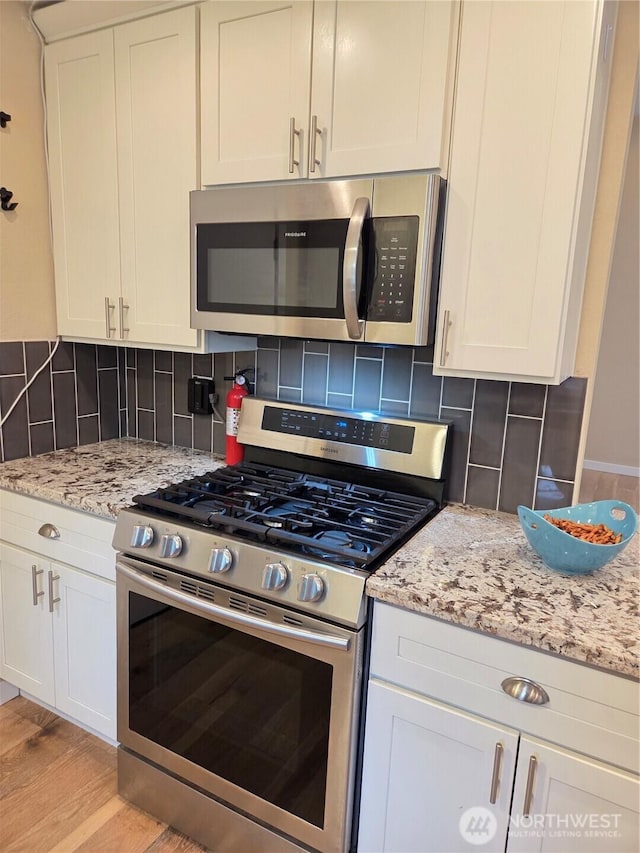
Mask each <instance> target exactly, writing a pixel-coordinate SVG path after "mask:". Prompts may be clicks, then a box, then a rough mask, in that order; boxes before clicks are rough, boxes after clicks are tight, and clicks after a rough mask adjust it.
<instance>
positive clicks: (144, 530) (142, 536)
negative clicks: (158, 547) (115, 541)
mask: <svg viewBox="0 0 640 853" xmlns="http://www.w3.org/2000/svg"><path fill="white" fill-rule="evenodd" d="M152 542H153V527H151V526H150V525H149V524H136V526H135V527H134V528H133V531H132V532H131V547H132V548H148V547H149V546H150V545H151V543H152Z"/></svg>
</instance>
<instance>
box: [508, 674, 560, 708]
mask: <svg viewBox="0 0 640 853" xmlns="http://www.w3.org/2000/svg"><path fill="white" fill-rule="evenodd" d="M500 686H501V687H502V689H503V690H504V692H505V693H506V694H507V695H508V696H513V698H514V699H518V700H519V701H520V702H528V703H529V704H530V705H546V704H547V702H548V701H549V694H548V693H547V691H546V690H545V689H544V687H541V686H540V685H539V684H536V683H535V681H531V679H530V678H515V677H511V678H505V680H504V681H503V682H502V684H501V685H500Z"/></svg>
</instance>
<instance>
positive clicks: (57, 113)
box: [45, 30, 120, 338]
mask: <svg viewBox="0 0 640 853" xmlns="http://www.w3.org/2000/svg"><path fill="white" fill-rule="evenodd" d="M45 76H46V91H47V128H48V146H49V170H50V186H51V214H52V222H53V249H54V264H55V278H56V303H57V315H58V332H59V333H60V334H62V335H75V336H82V337H91V338H105V337H108V336H109V334H108V330H107V326H108V325H115V323H113V322H111V323H110V324H108V323H107V320H106V315H105V298H106V297H108V298H109V300H110V304H111V305H115V303H116V301H117V296H118V294H119V293H120V255H119V245H118V241H119V235H118V196H117V191H118V188H117V162H116V127H115V99H114V98H115V96H114V87H113V36H112V33H111V31H109V30H105V31H103V32H98V33H91V34H89V35H84V36H78V37H77V38H73V39H68V40H67V41H61V42H56V43H55V44H51V45H47V47H46V49H45ZM110 320H111V321H113V320H115V315H114V313H113V311H112V312H111V317H110Z"/></svg>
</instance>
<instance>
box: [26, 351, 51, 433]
mask: <svg viewBox="0 0 640 853" xmlns="http://www.w3.org/2000/svg"><path fill="white" fill-rule="evenodd" d="M49 351H50V350H49V342H48V341H29V342H27V343H26V344H25V355H26V361H27V365H26V367H27V379H31V378H32V377H33V376H34V374H35V373H36V372H37V370H38V369H39V368H40V367H41V366H42V365H43V364H44V363H45V361H46V360H47V358H48V357H49ZM27 396H28V402H29V421H30V422H31V423H38V422H40V421H50V420H52V418H53V409H52V407H51V365H50V364H48V365H47V366H46V367H45V368H44V370H43V371H42V373H40V374H38V376H37V377H36V379H34V381H33V383H32V385H31V387H30V388H29V390H28V391H27Z"/></svg>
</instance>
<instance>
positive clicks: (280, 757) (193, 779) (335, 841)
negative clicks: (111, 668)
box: [117, 556, 363, 851]
mask: <svg viewBox="0 0 640 853" xmlns="http://www.w3.org/2000/svg"><path fill="white" fill-rule="evenodd" d="M150 570H153V571H154V574H155V575H156V577H152V576H150V574H148V572H149V571H150ZM158 578H161V579H158ZM117 607H118V739H119V741H120V743H121V745H122V746H123V747H124V748H126V749H128V750H130V751H132V752H133V753H136V754H137V755H139V756H141V757H143V758H146V759H147V760H148V761H150V762H153V763H154V764H156V765H158V766H160V767H162V768H164V769H166V770H168V771H169V772H170V773H172V774H174V775H176V776H178V777H180V778H182V779H184V780H186V781H188V782H190V783H192V784H193V785H196V786H197V787H198V788H200V789H202V790H204V791H205V792H207V793H208V794H210V795H211V796H213V797H214V798H216V799H218V800H220V801H222V802H224V803H226V804H228V805H229V806H230V807H231V808H232V809H234V810H237V811H239V812H242V813H244V814H245V815H249V816H250V817H253V818H255V819H256V820H257V821H258V822H260V823H263V824H266V825H268V826H270V827H272V828H273V829H275V830H276V831H279V832H281V833H283V834H285V835H287V836H290V837H292V838H294V839H296V840H297V841H299V842H301V843H302V844H304V845H307V846H309V847H312V848H315V849H318V850H323V851H324V850H343V849H348V846H349V841H348V839H349V833H350V824H351V810H352V799H353V784H354V783H353V777H354V770H355V751H356V746H357V732H358V712H359V693H360V684H359V678H360V674H361V667H362V643H363V641H362V632H355V631H350V630H348V629H343V628H339V627H337V626H333V625H329V624H327V623H323V622H321V621H320V620H317V619H313V618H309V617H305V616H303V615H300V614H297V613H292V612H291V611H287V610H286V609H284V608H279V607H274V606H272V605H270V604H267V603H265V602H262V601H260V600H258V599H251V598H249V597H246V596H243V595H242V594H235V593H233V592H229V591H228V590H227V589H224V588H221V587H217V586H215V585H213V584H209V583H208V582H206V581H201V580H200V579H198V580H192V579H191V578H186V577H184V576H181V575H178V574H176V573H172V572H167V571H166V570H164V569H162V570H161V569H158V570H157V571H156V570H155V569H154V568H153V567H150V566H149V565H146V564H143V563H141V562H139V561H136V560H132V559H130V558H127V557H122V556H119V557H118V561H117Z"/></svg>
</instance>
